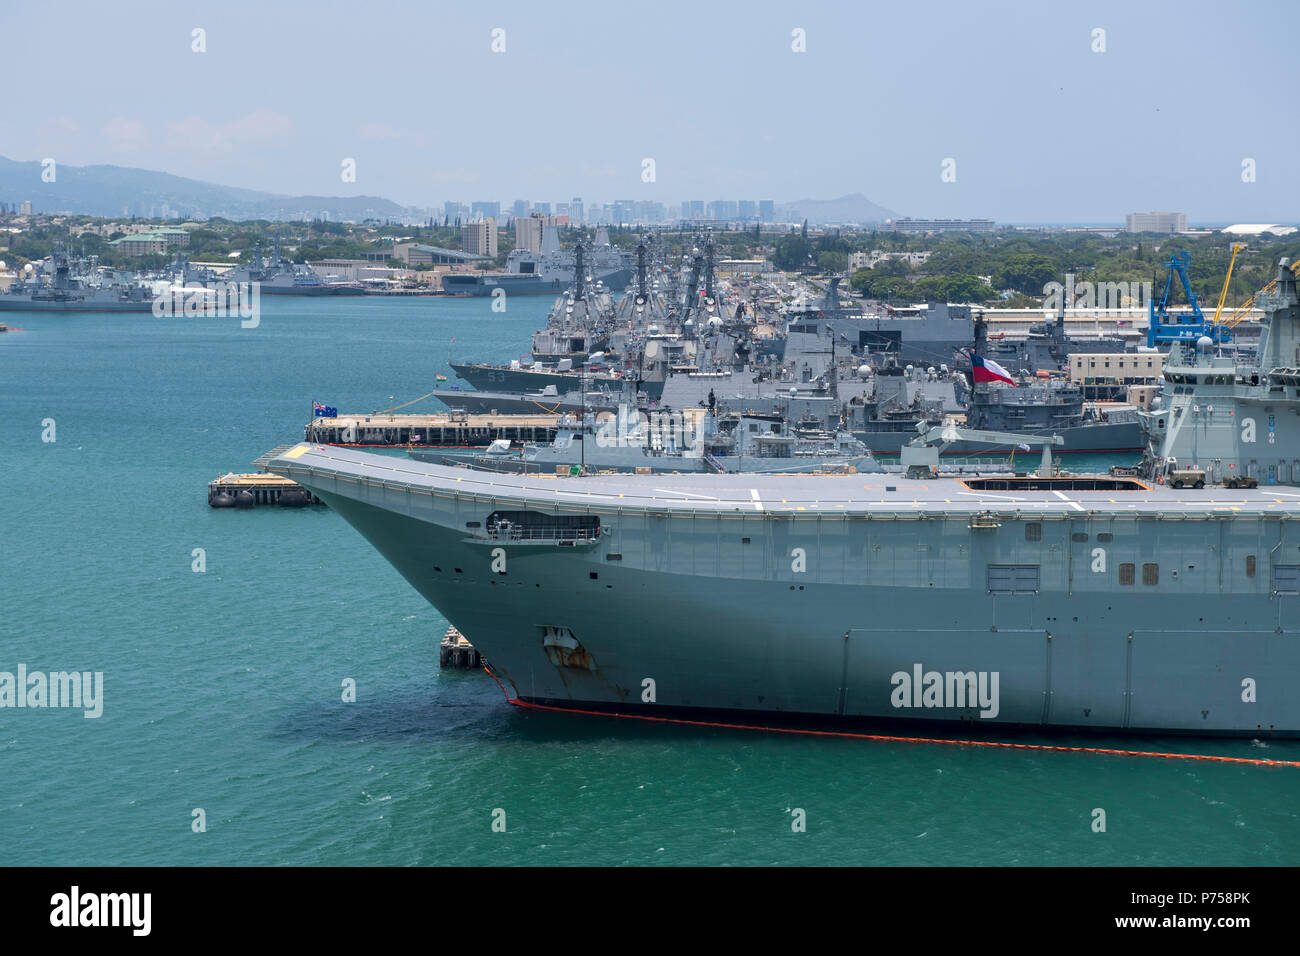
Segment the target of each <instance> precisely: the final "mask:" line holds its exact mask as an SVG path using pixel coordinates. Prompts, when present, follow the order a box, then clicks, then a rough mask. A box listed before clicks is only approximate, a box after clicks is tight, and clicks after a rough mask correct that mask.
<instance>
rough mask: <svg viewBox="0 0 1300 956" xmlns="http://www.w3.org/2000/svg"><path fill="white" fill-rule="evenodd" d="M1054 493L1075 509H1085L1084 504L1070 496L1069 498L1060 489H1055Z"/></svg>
mask: <svg viewBox="0 0 1300 956" xmlns="http://www.w3.org/2000/svg"><path fill="white" fill-rule="evenodd" d="M1052 494H1054V495H1056V497H1058V498H1060V499H1061V500H1062V501H1064V502H1065V503H1066V504H1067V505H1069V506H1070V507H1071V508H1073V509H1074V510H1075V511H1082V510H1083V505H1081V504H1079V502H1077V501H1071V500H1070V499H1069V498H1067V497H1066V496H1065V495H1064V494H1062V493H1061V492H1059V491H1053V492H1052Z"/></svg>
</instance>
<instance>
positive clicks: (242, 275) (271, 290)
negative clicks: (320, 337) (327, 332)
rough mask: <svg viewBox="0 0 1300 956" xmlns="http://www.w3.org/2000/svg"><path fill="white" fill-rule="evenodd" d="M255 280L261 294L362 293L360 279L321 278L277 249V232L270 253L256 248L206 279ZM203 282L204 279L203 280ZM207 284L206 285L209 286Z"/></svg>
mask: <svg viewBox="0 0 1300 956" xmlns="http://www.w3.org/2000/svg"><path fill="white" fill-rule="evenodd" d="M218 281H219V282H224V283H237V284H241V285H242V284H245V283H253V282H256V283H257V284H258V288H259V290H260V292H261V294H262V295H301V296H325V295H329V296H338V295H365V294H366V290H365V287H364V286H362V285H361V284H360V283H359V282H342V281H331V280H329V279H325V278H322V277H321V276H320V275H318V274H317V272H316V270H314V269H313V268H312V267H311V266H309V265H307V264H306V263H297V262H294V261H293V260H292V259H290V258H289V257H288V256H286V255H284V254H283V253H282V252H281V251H280V238H279V237H278V236H277V237H276V239H275V243H274V246H273V248H272V250H271V255H270V256H263V255H262V251H261V248H260V246H259V248H258V249H257V250H256V251H255V253H254V256H253V258H252V260H251V261H250V262H247V263H244V264H242V265H237V266H234V267H233V268H231V269H229V270H227V271H226V272H225V273H223V274H222V275H220V276H210V277H209V279H208V282H218ZM205 284H206V283H205ZM212 287H213V286H212V285H209V288H212Z"/></svg>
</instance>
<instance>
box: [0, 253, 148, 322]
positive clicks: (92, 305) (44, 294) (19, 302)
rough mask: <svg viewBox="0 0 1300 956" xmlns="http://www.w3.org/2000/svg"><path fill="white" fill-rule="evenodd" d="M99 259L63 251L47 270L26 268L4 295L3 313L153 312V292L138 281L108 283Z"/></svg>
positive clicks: (1, 298)
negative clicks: (102, 274) (77, 256)
mask: <svg viewBox="0 0 1300 956" xmlns="http://www.w3.org/2000/svg"><path fill="white" fill-rule="evenodd" d="M97 263H98V260H97V259H96V258H95V257H90V258H89V259H73V258H72V257H71V256H69V255H68V254H67V253H66V252H64V251H63V250H62V249H56V250H55V251H54V253H53V254H52V255H51V256H50V259H49V266H48V267H47V268H46V269H45V270H43V271H38V270H36V269H32V268H28V269H25V270H24V271H23V273H22V275H21V278H19V279H18V280H16V281H15V282H13V283H12V284H11V285H10V286H9V288H8V289H7V290H6V291H5V292H3V293H0V312H149V311H152V309H153V302H154V295H153V292H152V290H150V289H148V288H146V287H145V286H143V285H141V284H140V283H138V282H125V283H124V282H119V281H117V279H116V278H113V277H110V278H108V279H107V280H104V279H103V278H102V277H101V275H100V273H101V272H102V271H103V270H101V269H99V268H98V264H97Z"/></svg>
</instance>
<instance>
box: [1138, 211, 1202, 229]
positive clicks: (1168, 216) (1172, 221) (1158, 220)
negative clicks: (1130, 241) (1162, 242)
mask: <svg viewBox="0 0 1300 956" xmlns="http://www.w3.org/2000/svg"><path fill="white" fill-rule="evenodd" d="M1124 228H1125V229H1126V230H1127V231H1129V232H1168V233H1174V232H1186V231H1187V213H1185V212H1131V213H1129V214H1128V215H1127V216H1125V217H1124Z"/></svg>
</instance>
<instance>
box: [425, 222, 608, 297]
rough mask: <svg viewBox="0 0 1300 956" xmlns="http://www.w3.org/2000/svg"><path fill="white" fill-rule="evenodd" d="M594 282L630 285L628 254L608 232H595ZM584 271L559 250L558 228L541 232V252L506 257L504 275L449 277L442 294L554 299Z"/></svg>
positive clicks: (520, 252)
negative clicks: (613, 242)
mask: <svg viewBox="0 0 1300 956" xmlns="http://www.w3.org/2000/svg"><path fill="white" fill-rule="evenodd" d="M586 268H587V271H589V272H590V273H591V276H592V281H593V282H597V281H598V282H601V283H603V285H604V286H605V287H606V288H607V289H613V290H615V291H617V290H619V289H622V288H623V287H624V286H626V285H627V284H628V282H629V281H631V278H632V264H631V261H630V259H629V257H628V256H627V254H626V253H625V252H623V251H622V250H621V249H619V248H617V247H616V246H612V245H610V242H609V231H608V230H607V229H605V228H604V227H601V228H600V229H598V230H597V231H596V242H595V245H594V247H593V248H592V250H591V255H590V256H589V257H588V261H587V264H586ZM581 269H582V267H581V266H579V265H578V263H577V260H576V258H575V256H574V253H573V252H567V251H565V250H563V249H561V248H560V238H559V232H558V231H557V229H556V227H555V226H546V227H545V228H544V229H543V230H542V251H541V252H540V253H536V252H529V251H528V250H526V249H515V250H513V251H511V252H510V253H508V254H507V255H506V271H505V272H465V273H449V274H447V275H444V276H443V277H442V291H443V293H444V294H446V295H452V296H485V295H492V294H493V292H495V291H496V290H497V289H502V290H504V291H505V293H506V294H507V295H548V294H549V295H555V294H556V293H558V292H563V291H564V290H565V289H567V288H569V287H570V286H571V285H573V283H574V281H575V279H576V278H577V275H578V273H579V272H580V271H581Z"/></svg>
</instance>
